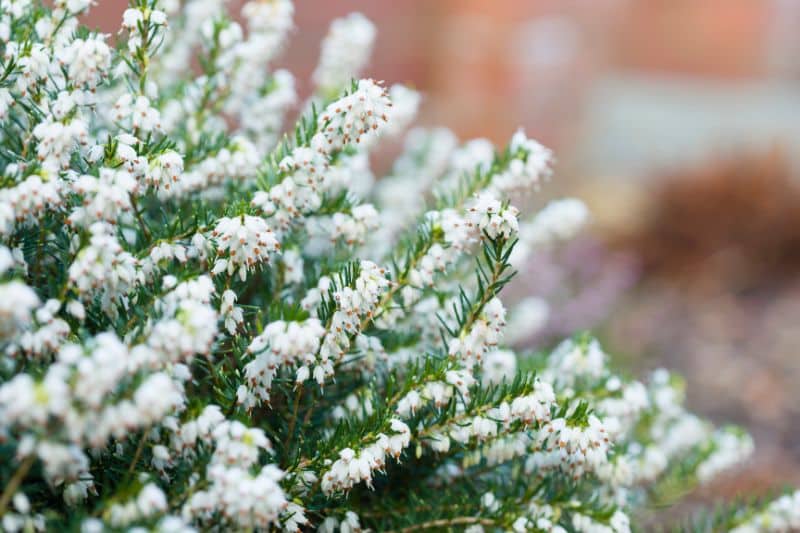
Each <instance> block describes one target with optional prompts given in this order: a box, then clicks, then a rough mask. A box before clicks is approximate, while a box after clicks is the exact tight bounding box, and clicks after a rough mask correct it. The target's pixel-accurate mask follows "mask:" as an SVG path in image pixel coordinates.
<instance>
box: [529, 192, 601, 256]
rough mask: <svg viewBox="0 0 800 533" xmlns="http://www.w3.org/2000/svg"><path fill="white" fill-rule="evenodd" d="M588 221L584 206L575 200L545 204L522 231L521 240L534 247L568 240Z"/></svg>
mask: <svg viewBox="0 0 800 533" xmlns="http://www.w3.org/2000/svg"><path fill="white" fill-rule="evenodd" d="M588 220H589V210H588V209H587V208H586V205H585V204H584V203H583V202H581V201H580V200H577V199H575V198H564V199H562V200H556V201H553V202H550V203H549V204H547V205H546V206H545V207H544V208H543V209H542V210H541V211H539V213H538V214H537V215H536V217H535V218H534V219H533V221H532V222H531V223H530V224H527V225H526V227H525V229H524V231H523V238H524V239H525V240H526V241H527V242H528V243H530V244H531V245H532V246H534V247H540V246H546V245H548V244H550V243H553V242H558V241H565V240H569V239H571V238H572V237H574V236H575V235H577V233H578V231H580V230H581V228H583V226H584V225H585V224H586V222H587V221H588Z"/></svg>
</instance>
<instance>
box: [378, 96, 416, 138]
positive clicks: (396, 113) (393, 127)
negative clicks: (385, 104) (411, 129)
mask: <svg viewBox="0 0 800 533" xmlns="http://www.w3.org/2000/svg"><path fill="white" fill-rule="evenodd" d="M389 100H391V102H392V107H391V108H390V110H389V121H388V122H389V123H388V124H387V127H386V135H387V136H390V137H394V136H396V135H399V134H400V133H402V132H403V131H405V130H406V128H408V126H409V124H411V122H412V121H413V120H414V119H415V118H416V116H417V111H418V110H419V104H420V101H421V100H422V96H421V95H420V94H419V92H417V91H415V90H414V89H410V88H408V87H406V86H405V85H402V84H399V83H398V84H395V85H392V86H391V87H390V88H389Z"/></svg>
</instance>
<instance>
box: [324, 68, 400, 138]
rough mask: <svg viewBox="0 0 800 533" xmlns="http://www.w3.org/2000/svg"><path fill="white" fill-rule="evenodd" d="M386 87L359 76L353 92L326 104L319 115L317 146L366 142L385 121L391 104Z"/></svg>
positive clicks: (379, 130) (377, 131) (376, 133)
mask: <svg viewBox="0 0 800 533" xmlns="http://www.w3.org/2000/svg"><path fill="white" fill-rule="evenodd" d="M391 105H392V103H391V101H390V100H389V97H388V94H387V92H386V89H384V88H383V87H381V86H380V85H378V84H377V83H375V82H374V81H373V80H360V81H359V82H358V87H357V89H356V91H355V92H353V93H352V94H348V95H346V96H344V97H342V98H340V99H339V100H336V101H335V102H333V103H331V104H329V105H328V107H326V108H325V111H324V112H322V113H321V114H320V115H319V119H318V122H319V129H320V131H321V133H320V134H317V135H318V136H321V139H320V140H319V141H317V142H316V144H317V145H318V148H319V149H322V150H325V151H326V152H333V151H335V150H341V149H342V148H343V147H344V146H346V145H349V144H364V145H367V144H368V143H369V142H370V141H372V140H373V139H374V138H375V137H376V136H377V135H378V134H379V133H380V132H381V129H382V126H383V125H384V124H385V123H386V122H387V121H388V116H389V112H390V108H391Z"/></svg>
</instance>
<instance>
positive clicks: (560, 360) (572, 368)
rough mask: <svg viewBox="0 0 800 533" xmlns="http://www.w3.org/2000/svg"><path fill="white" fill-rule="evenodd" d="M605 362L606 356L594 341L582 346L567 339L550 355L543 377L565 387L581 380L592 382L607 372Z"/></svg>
mask: <svg viewBox="0 0 800 533" xmlns="http://www.w3.org/2000/svg"><path fill="white" fill-rule="evenodd" d="M606 362H607V356H606V354H605V353H604V352H603V349H602V348H601V346H600V343H598V342H597V341H596V340H592V341H590V342H589V343H588V344H582V343H576V342H574V341H572V340H570V339H567V340H565V341H563V342H562V343H561V344H559V345H558V346H557V347H556V348H555V349H554V350H553V351H552V352H551V353H550V356H549V357H548V359H547V368H546V369H545V371H544V372H543V376H544V378H545V379H548V380H550V381H552V382H553V383H555V384H563V385H567V386H573V385H574V384H575V382H576V381H578V380H582V379H583V380H589V382H592V381H596V380H599V379H600V378H601V377H602V376H604V375H605V374H606V373H607V372H608V370H607V368H606Z"/></svg>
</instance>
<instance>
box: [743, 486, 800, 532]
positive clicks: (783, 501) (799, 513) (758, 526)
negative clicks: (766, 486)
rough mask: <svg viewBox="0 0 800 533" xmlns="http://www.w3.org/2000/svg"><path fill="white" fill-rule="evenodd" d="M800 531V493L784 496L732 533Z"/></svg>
mask: <svg viewBox="0 0 800 533" xmlns="http://www.w3.org/2000/svg"><path fill="white" fill-rule="evenodd" d="M796 529H800V491H795V492H794V493H791V494H784V495H783V496H781V497H779V498H777V499H776V500H774V501H772V502H770V503H769V504H768V505H767V506H766V507H765V508H764V509H763V510H761V511H760V512H757V513H756V514H755V515H754V516H751V517H749V518H748V519H747V520H746V521H745V522H744V523H740V524H738V525H737V526H736V527H735V528H733V529H731V530H730V533H758V532H770V533H787V532H789V531H794V530H796Z"/></svg>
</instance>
